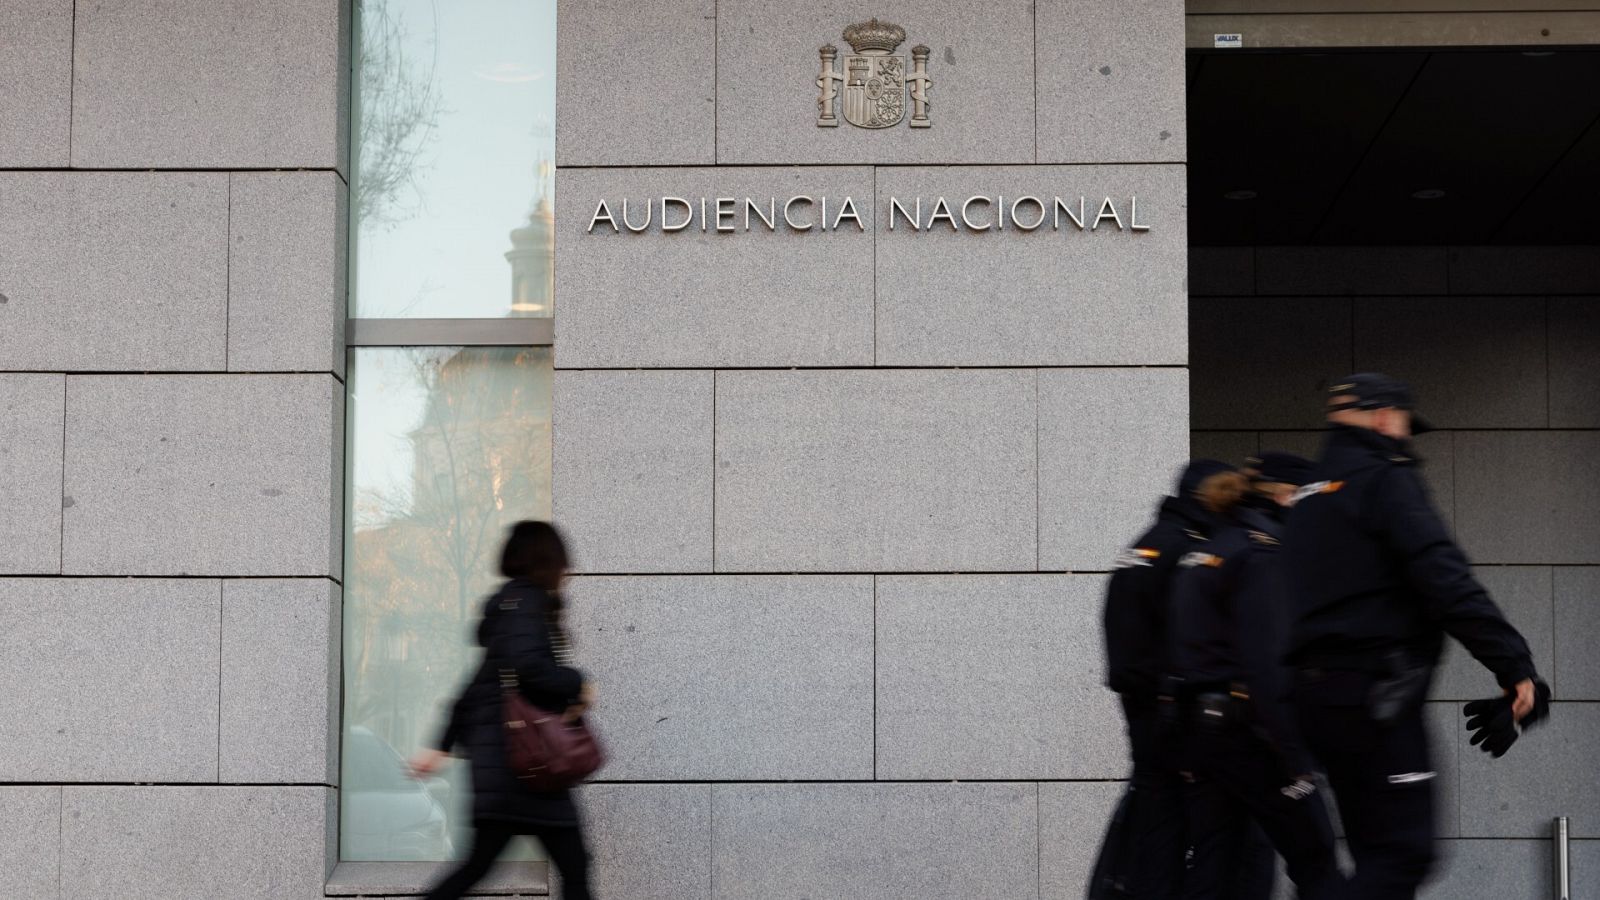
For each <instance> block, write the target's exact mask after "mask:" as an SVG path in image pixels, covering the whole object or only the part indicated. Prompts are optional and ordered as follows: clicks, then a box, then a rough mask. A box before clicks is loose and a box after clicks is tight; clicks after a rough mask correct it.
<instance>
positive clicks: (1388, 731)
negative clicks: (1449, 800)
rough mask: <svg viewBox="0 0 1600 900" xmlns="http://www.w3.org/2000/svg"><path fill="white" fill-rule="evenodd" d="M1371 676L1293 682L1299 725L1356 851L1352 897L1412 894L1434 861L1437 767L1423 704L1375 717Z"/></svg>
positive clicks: (1328, 675)
mask: <svg viewBox="0 0 1600 900" xmlns="http://www.w3.org/2000/svg"><path fill="white" fill-rule="evenodd" d="M1371 684H1372V677H1371V676H1370V675H1367V674H1365V673H1359V672H1340V671H1325V670H1318V671H1308V672H1302V673H1300V674H1299V676H1298V677H1297V679H1296V683H1295V705H1296V707H1297V710H1298V712H1299V718H1300V729H1301V732H1302V733H1303V734H1304V735H1305V739H1306V742H1307V743H1308V744H1309V745H1310V747H1311V751H1312V753H1313V754H1315V755H1316V757H1317V760H1318V761H1319V762H1320V763H1321V764H1322V765H1323V767H1324V768H1325V769H1326V770H1327V773H1328V782H1329V784H1330V785H1331V786H1332V787H1333V797H1334V800H1335V802H1337V803H1338V805H1339V819H1340V821H1341V822H1342V823H1343V824H1344V832H1345V837H1346V839H1347V840H1348V842H1349V845H1350V855H1351V856H1352V857H1354V859H1355V863H1356V872H1355V876H1354V878H1352V879H1351V881H1350V893H1349V896H1350V897H1359V898H1361V900H1412V898H1414V897H1416V895H1417V888H1418V887H1419V886H1420V885H1421V884H1422V882H1423V880H1424V879H1426V878H1427V877H1428V872H1429V870H1430V869H1431V868H1432V867H1433V860H1434V843H1433V842H1434V835H1435V823H1434V799H1433V782H1434V774H1435V773H1434V769H1433V767H1432V763H1431V760H1430V758H1429V753H1428V734H1427V729H1426V727H1425V726H1424V725H1423V717H1422V709H1421V708H1420V705H1419V707H1418V708H1413V709H1409V710H1407V711H1405V712H1403V713H1402V714H1401V715H1400V717H1399V718H1398V719H1397V720H1396V721H1394V722H1391V723H1389V724H1387V725H1379V724H1378V723H1376V722H1374V721H1372V718H1371V716H1370V715H1369V713H1368V710H1367V702H1366V697H1367V693H1368V690H1369V689H1370V687H1371Z"/></svg>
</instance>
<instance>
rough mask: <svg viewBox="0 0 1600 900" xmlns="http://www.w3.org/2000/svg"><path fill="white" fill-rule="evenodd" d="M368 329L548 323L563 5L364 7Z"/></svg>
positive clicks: (358, 295) (362, 153)
mask: <svg viewBox="0 0 1600 900" xmlns="http://www.w3.org/2000/svg"><path fill="white" fill-rule="evenodd" d="M357 6H358V18H359V21H358V25H359V28H358V35H359V46H358V48H357V66H358V69H357V78H356V89H355V107H356V125H355V134H356V138H355V143H356V165H355V182H354V190H353V202H352V204H351V208H352V215H351V222H352V225H351V227H352V230H353V232H354V233H353V235H352V238H353V240H354V246H355V266H354V276H355V277H354V289H353V290H352V291H351V292H350V298H351V299H350V304H351V315H352V316H354V317H357V318H368V319H373V318H497V317H500V316H549V315H550V314H551V307H552V303H553V299H554V298H553V295H554V280H553V272H554V264H553V258H554V255H555V244H554V241H555V232H554V228H553V220H554V214H553V212H552V203H553V202H554V198H553V197H552V191H553V190H554V187H555V178H554V172H555V170H554V165H553V164H554V160H555V109H556V87H555V76H556V2H555V0H448V2H440V0H359V2H358V4H357Z"/></svg>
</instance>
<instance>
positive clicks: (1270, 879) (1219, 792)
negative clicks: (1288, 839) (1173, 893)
mask: <svg viewBox="0 0 1600 900" xmlns="http://www.w3.org/2000/svg"><path fill="white" fill-rule="evenodd" d="M1184 807H1185V809H1186V811H1187V814H1188V821H1189V846H1190V851H1191V852H1190V858H1189V867H1188V870H1187V871H1186V872H1185V873H1184V876H1183V891H1182V893H1180V894H1179V896H1180V897H1181V898H1182V900H1271V897H1272V886H1273V883H1274V882H1275V881H1277V877H1278V873H1277V861H1278V854H1277V851H1275V850H1273V849H1272V843H1271V842H1270V841H1268V840H1267V836H1266V834H1265V833H1263V832H1262V831H1261V826H1259V825H1257V824H1256V822H1255V819H1253V818H1251V816H1250V810H1249V809H1247V808H1246V807H1245V805H1244V804H1243V803H1240V802H1239V801H1238V800H1237V799H1236V798H1235V797H1233V796H1232V795H1231V794H1229V793H1228V792H1227V791H1226V790H1224V789H1223V787H1222V785H1221V784H1219V783H1218V782H1217V781H1216V779H1213V778H1208V777H1206V776H1205V775H1204V774H1196V773H1191V774H1190V777H1189V783H1188V784H1186V785H1185V786H1184Z"/></svg>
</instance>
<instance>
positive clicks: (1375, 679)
mask: <svg viewBox="0 0 1600 900" xmlns="http://www.w3.org/2000/svg"><path fill="white" fill-rule="evenodd" d="M1295 669H1296V672H1295V678H1296V682H1297V688H1296V690H1297V691H1298V690H1301V689H1302V686H1304V687H1311V688H1312V690H1313V692H1316V693H1324V694H1326V693H1327V691H1326V690H1323V691H1317V690H1316V688H1315V687H1313V686H1317V685H1325V684H1327V683H1328V682H1330V681H1334V680H1339V681H1343V682H1345V686H1344V691H1337V690H1336V691H1334V694H1335V695H1337V694H1339V693H1344V692H1348V693H1350V694H1351V695H1352V696H1349V697H1347V698H1344V699H1343V701H1341V699H1340V698H1339V697H1338V696H1330V697H1328V698H1327V699H1329V700H1332V701H1334V702H1336V703H1340V704H1341V705H1342V702H1350V703H1352V704H1353V705H1354V704H1358V703H1359V704H1361V705H1365V706H1366V708H1367V713H1368V715H1369V716H1371V718H1372V721H1374V722H1376V723H1377V724H1379V725H1388V724H1391V723H1393V722H1394V721H1396V720H1397V719H1399V718H1400V717H1401V716H1403V715H1405V714H1406V713H1407V712H1412V711H1416V710H1419V709H1421V708H1422V703H1423V701H1424V700H1426V699H1427V693H1428V684H1429V682H1430V681H1432V679H1433V666H1431V665H1429V664H1428V663H1426V662H1419V661H1418V660H1417V658H1416V657H1415V656H1414V655H1413V654H1412V653H1411V652H1409V651H1407V650H1406V649H1405V648H1403V647H1392V648H1390V649H1388V650H1384V651H1375V652H1372V653H1365V654H1359V655H1357V654H1340V653H1307V654H1304V655H1302V656H1301V657H1299V658H1297V659H1296V660H1295ZM1351 673H1353V674H1356V675H1358V676H1360V677H1359V678H1358V679H1356V680H1355V683H1353V684H1352V683H1349V681H1350V680H1349V679H1348V678H1346V679H1339V676H1340V675H1341V674H1344V675H1348V674H1351Z"/></svg>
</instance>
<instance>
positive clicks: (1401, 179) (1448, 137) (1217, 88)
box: [1188, 49, 1600, 245]
mask: <svg viewBox="0 0 1600 900" xmlns="http://www.w3.org/2000/svg"><path fill="white" fill-rule="evenodd" d="M1188 102H1189V229H1190V242H1191V243H1193V244H1197V245H1206V244H1458V245H1460V244H1590V243H1600V50H1590V49H1586V50H1563V51H1554V52H1552V51H1546V50H1541V51H1536V52H1522V51H1517V50H1492V51H1484V50H1433V51H1416V52H1411V51H1328V52H1291V51H1282V52H1259V53H1253V52H1249V51H1236V50H1235V51H1227V50H1224V51H1220V52H1192V53H1191V54H1190V56H1189V101H1188Z"/></svg>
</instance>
